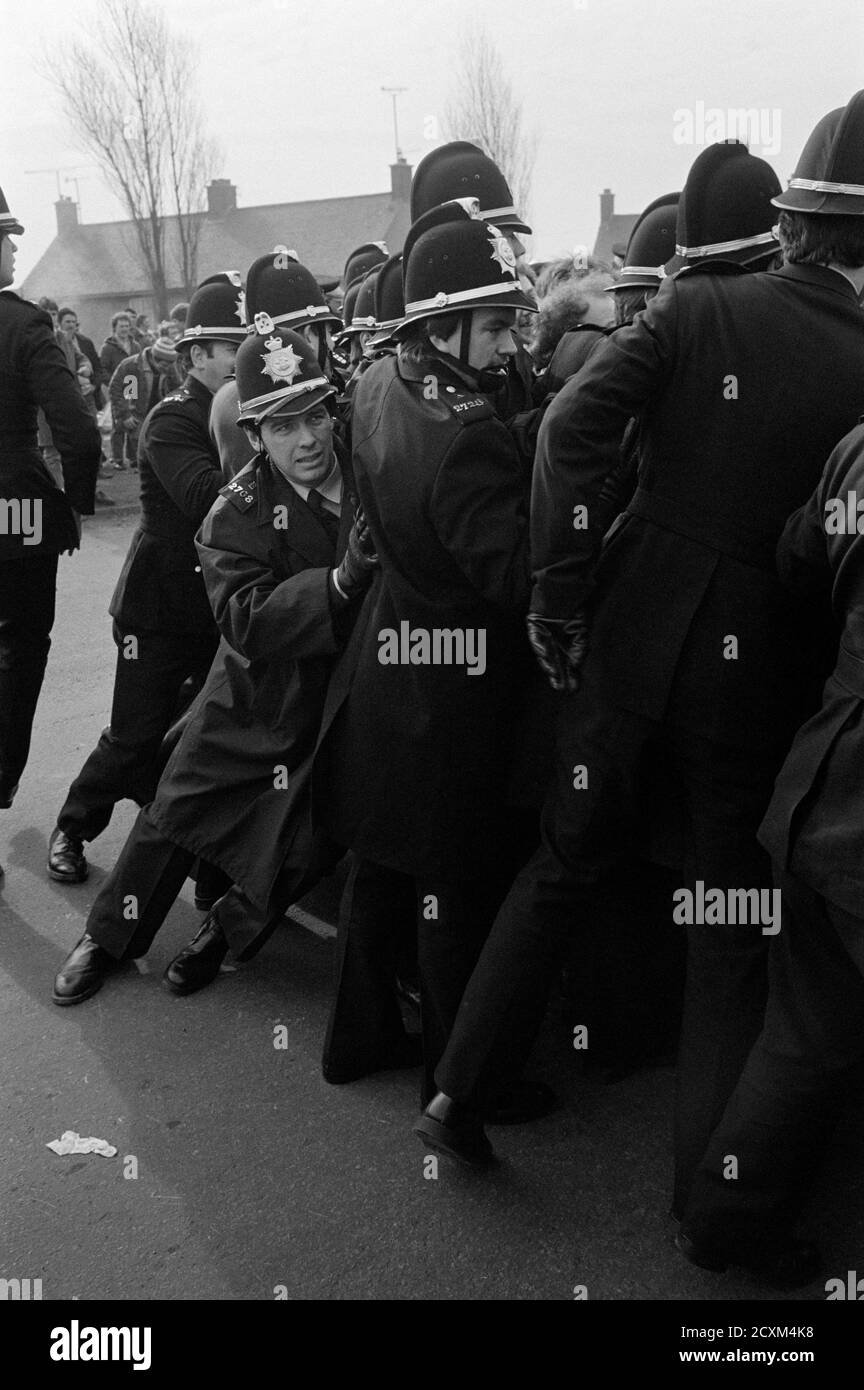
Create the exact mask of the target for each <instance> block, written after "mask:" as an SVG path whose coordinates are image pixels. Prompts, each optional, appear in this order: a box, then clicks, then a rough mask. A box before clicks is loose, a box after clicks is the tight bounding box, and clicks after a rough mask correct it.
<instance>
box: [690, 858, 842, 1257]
mask: <svg viewBox="0 0 864 1390" xmlns="http://www.w3.org/2000/svg"><path fill="white" fill-rule="evenodd" d="M777 882H778V886H779V887H780V890H781V892H782V904H783V918H782V929H781V931H780V934H779V936H777V937H776V938H775V940H773V941H772V943H771V953H770V964H769V991H768V1003H767V1007H766V1011H765V1024H764V1027H763V1029H762V1032H761V1033H760V1035H759V1038H758V1040H757V1042H756V1044H755V1046H754V1048H753V1050H752V1052H751V1053H750V1056H749V1058H748V1060H747V1064H746V1066H745V1067H744V1070H743V1073H742V1075H741V1078H740V1080H739V1082H738V1085H737V1086H736V1088H735V1091H734V1092H733V1095H732V1097H731V1099H730V1101H729V1103H728V1105H727V1106H726V1110H725V1112H724V1114H723V1117H722V1119H721V1121H720V1124H719V1125H718V1127H717V1128H716V1130H715V1131H714V1134H713V1135H712V1136H711V1140H710V1143H709V1144H708V1146H707V1152H706V1153H705V1155H704V1157H703V1160H702V1162H701V1164H700V1165H699V1168H698V1170H697V1172H696V1175H695V1177H694V1180H693V1183H692V1186H691V1189H690V1198H689V1201H688V1204H687V1208H686V1211H685V1215H684V1220H685V1224H686V1230H687V1234H688V1235H689V1236H690V1237H691V1238H692V1239H695V1240H697V1241H698V1242H700V1243H703V1244H710V1245H711V1246H713V1247H715V1248H716V1249H718V1250H720V1251H722V1252H724V1253H726V1255H727V1257H729V1258H731V1257H733V1256H735V1255H740V1256H744V1257H745V1259H746V1256H747V1254H748V1253H750V1252H762V1253H765V1252H767V1251H769V1250H770V1249H771V1248H772V1247H776V1246H777V1245H782V1244H783V1243H784V1241H785V1239H786V1238H788V1234H789V1229H790V1227H791V1225H792V1223H793V1222H794V1220H795V1218H796V1217H797V1215H798V1212H799V1209H800V1207H801V1204H802V1202H803V1201H804V1199H805V1198H806V1196H807V1195H808V1191H809V1188H810V1186H811V1183H812V1180H813V1176H814V1172H815V1169H816V1167H817V1164H818V1162H819V1160H820V1158H821V1156H822V1153H823V1152H824V1149H825V1147H826V1145H827V1143H828V1140H829V1139H830V1136H831V1132H832V1130H833V1128H834V1125H835V1123H836V1121H837V1118H838V1116H839V1113H840V1110H841V1107H842V1104H843V1101H844V1099H845V1096H846V1094H847V1093H848V1083H849V1080H850V1076H851V1073H852V1071H853V1068H854V1067H855V1066H856V1065H857V1064H858V1063H860V1062H861V1060H862V1058H864V919H862V918H860V917H853V916H851V915H850V914H849V913H848V912H844V911H843V910H842V909H841V908H839V907H835V906H834V905H833V904H832V903H830V902H828V901H827V900H826V899H825V898H822V897H820V896H819V894H818V893H814V892H813V890H812V889H810V888H808V887H807V886H806V884H804V883H802V882H801V881H800V879H796V878H794V877H793V876H792V875H791V874H780V875H778V879H777ZM730 1159H733V1160H734V1165H735V1166H734V1167H733V1166H732V1165H730Z"/></svg>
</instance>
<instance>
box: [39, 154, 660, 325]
mask: <svg viewBox="0 0 864 1390" xmlns="http://www.w3.org/2000/svg"><path fill="white" fill-rule="evenodd" d="M412 172H413V171H412V167H411V165H410V164H408V163H407V161H406V160H404V159H401V158H400V159H398V160H397V161H396V163H395V164H391V165H390V187H389V189H388V190H386V191H385V192H383V193H365V194H359V195H356V196H353V197H349V198H316V199H310V200H308V201H306V202H300V203H267V204H263V205H261V206H258V207H242V206H239V205H238V201H237V188H236V186H235V185H234V184H233V183H232V182H231V180H230V179H227V178H220V179H213V180H212V182H211V183H210V184H209V185H208V188H207V209H206V211H204V212H201V213H198V214H196V220H197V221H198V222H199V240H198V278H199V279H203V278H204V277H205V276H206V275H211V274H214V273H215V272H216V271H218V270H230V269H238V270H241V271H243V270H245V268H246V267H247V266H248V265H249V264H251V262H252V261H253V260H254V258H255V257H256V256H259V255H261V253H262V250H269V249H270V248H271V247H273V246H278V245H284V246H287V247H289V248H290V249H291V250H294V251H296V253H297V255H298V256H299V258H300V260H301V261H302V262H303V264H304V265H307V266H308V267H309V269H310V270H311V271H312V273H313V275H314V276H315V278H316V279H317V280H318V281H319V282H320V283H321V284H323V285H328V284H336V283H337V282H338V281H339V278H340V276H341V274H342V268H343V266H344V264H345V260H346V257H347V256H348V254H349V252H351V251H352V250H353V249H354V247H356V246H359V245H360V244H361V243H362V242H364V241H384V242H386V244H387V246H388V248H389V249H390V251H391V252H396V251H399V250H401V248H402V243H403V241H404V239H405V234H406V232H407V231H408V227H409V225H410V195H411V175H412ZM54 206H55V209H56V213H57V235H56V236H55V238H54V240H53V241H52V242H51V244H50V246H49V247H48V249H47V250H46V251H45V253H44V255H43V256H42V257H41V258H40V260H39V261H38V262H37V264H36V265H35V266H34V268H33V269H32V270H31V272H30V274H29V275H28V276H27V278H26V280H24V282H23V283H22V285H21V287H20V292H21V294H22V295H23V296H24V297H25V298H26V299H31V300H38V299H40V298H42V296H43V295H47V296H49V297H50V298H51V299H55V300H57V301H58V302H61V301H62V303H63V304H68V305H70V307H72V308H74V309H75V310H76V311H77V313H78V314H79V316H80V319H81V323H82V326H83V327H84V328H85V331H86V332H87V333H89V334H90V335H91V337H94V338H96V339H97V340H99V339H101V337H103V336H105V335H107V333H108V332H109V330H110V324H111V316H112V314H115V313H116V312H117V311H118V310H119V309H125V308H127V307H131V308H133V309H135V311H136V313H145V314H148V315H149V316H150V318H151V320H152V319H154V318H155V316H156V305H155V303H154V300H153V296H152V294H151V291H150V289H149V287H148V284H147V280H146V275H145V273H144V271H143V269H142V266H141V263H140V260H139V255H138V249H137V241H136V237H135V230H134V224H133V223H132V222H128V221H127V222H88V223H82V222H81V221H80V220H79V216H78V205H77V203H76V202H74V200H73V199H72V198H68V197H61V198H58V200H57V202H56V203H55V205H54ZM175 221H176V219H175V218H170V217H169V218H166V238H165V244H166V248H167V254H168V264H169V272H170V275H169V290H168V298H169V302H171V303H173V302H175V301H177V300H181V299H184V298H185V297H186V295H185V290H184V287H183V283H182V277H181V274H180V270H179V263H176V262H175V263H173V264H172V248H173V247H175V246H176V232H175V231H174V228H173V225H172V224H173V223H174V222H175ZM634 221H635V214H633V215H630V214H625V215H622V214H616V213H615V210H614V195H613V194H612V193H611V192H610V190H609V189H604V191H603V193H602V194H601V195H600V227H599V229H598V233H597V238H596V241H595V245H594V255H595V256H597V257H598V258H600V259H601V260H605V261H611V258H612V255H613V248H618V247H620V246H621V245H623V244H625V243H626V241H627V237H628V235H629V231H630V228H631V227H632V225H633V222H634Z"/></svg>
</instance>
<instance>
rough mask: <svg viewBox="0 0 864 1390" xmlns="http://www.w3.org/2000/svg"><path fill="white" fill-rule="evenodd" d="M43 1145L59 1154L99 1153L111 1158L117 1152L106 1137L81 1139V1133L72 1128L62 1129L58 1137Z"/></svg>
mask: <svg viewBox="0 0 864 1390" xmlns="http://www.w3.org/2000/svg"><path fill="white" fill-rule="evenodd" d="M45 1147H46V1149H52V1150H53V1152H54V1153H55V1154H60V1155H61V1156H63V1155H65V1154H101V1155H102V1157H103V1158H113V1157H114V1155H115V1154H116V1152H117V1150H116V1149H115V1147H114V1145H113V1144H109V1143H108V1141H107V1139H82V1138H81V1135H80V1134H76V1133H75V1131H74V1129H64V1131H63V1134H62V1135H61V1137H60V1138H59V1139H52V1140H51V1142H50V1144H46V1145H45Z"/></svg>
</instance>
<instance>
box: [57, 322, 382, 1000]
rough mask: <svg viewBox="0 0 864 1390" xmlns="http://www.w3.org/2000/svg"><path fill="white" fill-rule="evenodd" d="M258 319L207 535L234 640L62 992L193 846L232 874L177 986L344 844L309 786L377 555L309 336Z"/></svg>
mask: <svg viewBox="0 0 864 1390" xmlns="http://www.w3.org/2000/svg"><path fill="white" fill-rule="evenodd" d="M194 304H195V301H194V299H193V308H194ZM257 317H258V323H259V326H262V327H263V328H264V331H263V332H260V333H259V332H255V333H253V334H251V335H250V336H249V337H248V338H247V339H246V341H245V342H244V343H243V345H242V347H241V348H240V351H239V353H238V361H237V383H238V389H239V391H240V397H241V418H242V420H243V422H244V425H245V427H246V428H247V429H248V430H249V431H250V434H251V435H252V437H253V439H254V441H255V444H256V452H255V459H254V461H253V462H251V463H250V464H249V465H248V466H247V467H246V468H244V469H243V470H242V471H241V472H240V473H239V474H238V476H237V477H236V478H235V479H233V480H232V482H230V483H229V484H228V485H227V487H224V488H223V489H222V490H221V492H220V494H219V499H218V501H217V502H216V505H215V506H214V507H213V508H212V511H211V512H210V513H209V514H208V515H207V517H206V519H205V521H204V524H203V526H202V528H201V531H200V533H199V536H198V539H197V545H198V553H199V555H200V559H201V565H202V568H203V571H204V582H205V585H206V589H207V593H208V595H209V597H210V601H211V603H212V606H213V611H214V613H215V614H216V616H217V619H218V622H219V626H220V630H221V632H222V637H223V641H222V643H221V645H220V648H219V652H218V654H217V657H216V660H215V661H214V663H213V666H212V669H211V671H210V675H209V677H208V680H207V683H206V685H205V686H204V689H203V690H202V692H201V694H200V696H199V699H198V701H197V702H196V705H195V707H194V710H193V711H192V713H191V715H190V718H189V720H188V722H187V724H186V726H185V728H184V731H183V734H182V737H181V738H180V741H179V742H178V744H177V746H176V748H175V750H174V752H173V754H172V757H171V760H170V762H169V763H168V766H167V767H166V769H165V773H164V775H163V777H162V779H161V781H160V783H159V787H158V790H157V793H156V797H155V799H154V801H153V802H152V804H151V805H150V806H148V807H146V808H145V809H144V810H143V811H141V813H140V814H139V816H138V819H137V820H136V822H135V825H134V826H133V828H132V831H131V833H130V835H129V837H128V839H127V841H126V844H125V845H124V848H123V851H122V853H121V855H120V858H119V860H118V862H117V864H116V865H115V867H114V870H113V871H112V873H111V874H110V875H109V877H108V879H106V881H105V883H104V885H103V887H102V889H101V891H100V893H99V896H98V897H97V898H96V901H95V902H94V904H93V907H92V909H91V912H90V915H89V917H88V921H87V932H86V933H85V935H84V936H83V937H82V939H81V940H80V941H79V942H78V944H77V945H76V947H75V949H74V950H73V951H72V953H71V954H70V956H69V957H68V959H67V960H66V962H65V963H64V965H63V967H62V969H61V971H60V973H59V975H58V976H57V979H56V981H55V986H54V1001H55V1003H57V1004H61V1005H74V1004H79V1003H81V1002H82V1001H83V1000H85V999H88V998H89V997H90V996H91V995H92V994H94V993H95V992H96V990H98V989H99V988H101V986H102V984H103V982H104V979H105V977H106V975H107V974H108V973H109V972H110V971H111V970H113V969H114V968H115V966H116V964H117V962H118V961H121V960H129V959H132V958H136V957H139V956H142V955H144V954H145V953H146V952H147V951H148V949H149V947H150V944H151V943H152V941H153V938H154V936H155V935H156V932H157V931H158V930H159V928H160V926H161V925H162V922H163V921H164V919H165V917H166V915H167V913H168V911H169V910H170V908H171V905H172V903H173V902H174V900H175V898H176V896H177V893H178V892H179V890H180V887H181V885H182V883H183V880H184V878H185V877H186V874H187V872H188V870H189V867H190V865H191V864H192V862H193V861H194V860H195V858H196V857H198V858H202V859H204V860H206V862H208V863H210V864H214V865H216V866H218V867H219V868H220V869H221V870H222V871H223V872H224V874H225V875H226V876H228V877H229V878H230V880H231V881H232V882H233V884H234V885H235V886H234V887H233V888H232V889H231V890H230V891H229V892H228V893H227V894H226V895H225V896H224V897H222V898H221V899H220V900H219V902H217V903H216V904H215V906H214V907H213V909H212V911H211V912H210V913H209V915H208V917H207V918H206V920H205V922H204V925H203V926H202V928H201V930H200V932H199V933H198V934H197V935H196V937H195V938H194V940H193V941H192V942H190V944H189V945H188V946H187V947H186V948H185V949H184V950H183V951H181V952H180V954H179V955H178V956H177V958H176V959H175V960H174V961H172V962H171V964H170V965H169V966H168V969H167V971H166V973H165V983H166V985H167V987H168V988H169V989H170V990H171V992H172V993H175V994H189V993H192V992H193V991H194V990H197V989H200V988H202V987H203V986H204V985H205V984H208V983H209V982H210V981H211V980H213V979H214V978H215V976H216V974H217V973H218V970H219V966H220V964H221V962H222V960H223V958H224V956H225V954H226V952H227V951H228V949H229V946H230V947H231V949H232V951H233V952H234V954H235V956H236V957H237V958H242V959H248V957H249V956H250V955H252V954H254V953H255V951H257V950H258V949H259V948H260V946H261V945H262V943H263V941H264V940H266V938H267V936H268V935H269V933H270V932H271V931H272V930H273V928H274V927H275V925H276V924H277V922H278V921H279V920H280V919H281V917H282V915H283V913H284V910H285V908H286V907H287V906H288V904H289V903H290V902H292V901H293V900H294V899H295V898H296V897H298V896H300V895H301V893H302V891H303V888H304V886H305V885H306V884H308V885H309V886H311V885H312V884H313V883H314V882H315V881H316V880H317V878H318V877H319V876H320V873H321V872H322V871H323V869H324V868H331V867H332V866H333V863H334V862H335V858H338V857H339V855H338V853H337V854H336V855H335V857H334V856H333V854H332V852H331V848H330V847H329V845H328V844H327V842H326V841H320V838H319V839H316V838H315V837H313V836H311V834H310V833H309V822H308V816H306V815H305V813H304V805H305V803H304V798H305V794H306V787H307V782H308V769H309V761H310V758H311V754H312V750H313V749H314V746H315V738H316V735H317V732H318V726H319V723H320V719H321V712H322V708H323V702H324V692H325V689H326V682H327V677H328V675H329V672H330V668H331V666H332V661H333V657H334V656H335V654H336V653H337V652H338V650H339V647H340V645H341V644H342V642H343V641H344V639H345V637H346V636H347V634H348V632H349V631H350V627H351V623H352V621H353V618H354V616H355V614H356V612H357V608H358V600H359V598H360V597H361V596H362V594H363V593H364V592H365V589H366V588H367V587H368V584H369V582H370V580H371V578H372V574H373V572H374V569H375V566H376V561H375V558H374V556H373V555H372V554H371V547H370V546H369V544H368V537H367V533H366V528H365V524H364V523H363V522H362V521H355V520H354V517H353V512H354V506H353V503H354V499H353V496H352V494H351V491H350V488H351V474H350V467H349V465H348V461H347V458H346V456H345V454H344V452H343V451H342V450H341V448H340V446H339V445H338V443H334V436H333V430H332V417H331V414H330V411H329V403H330V401H331V400H332V398H333V396H334V389H333V387H332V386H331V384H330V382H329V381H328V380H327V378H326V377H325V376H324V375H323V373H322V371H321V368H320V366H319V364H318V361H317V359H316V357H315V354H314V352H313V351H312V349H311V347H310V346H309V344H308V343H307V342H306V341H305V340H304V339H302V338H301V337H300V336H299V334H297V333H294V332H292V331H291V330H290V329H288V328H280V327H278V326H276V325H274V324H273V323H272V321H271V322H270V323H269V326H267V325H266V324H265V323H264V321H263V316H262V315H261V314H260V313H259V315H258V316H257ZM130 894H131V895H133V896H134V898H135V902H136V904H137V915H136V916H135V918H134V920H130V915H129V913H128V912H127V911H125V910H124V904H126V903H127V902H128V898H129V895H130Z"/></svg>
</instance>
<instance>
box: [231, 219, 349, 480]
mask: <svg viewBox="0 0 864 1390" xmlns="http://www.w3.org/2000/svg"><path fill="white" fill-rule="evenodd" d="M245 310H246V316H247V319H248V325H247V328H248V331H249V332H250V333H253V332H255V321H256V318H258V316H259V315H260V314H266V315H267V318H268V321H269V322H270V323H271V324H272V325H273V326H274V327H275V328H289V329H291V330H292V331H294V332H296V331H297V330H299V329H301V328H305V327H306V326H307V325H308V324H316V323H320V324H322V325H325V326H326V325H330V326H331V327H332V328H336V327H338V326H341V322H342V320H341V319H340V318H339V316H338V314H334V313H333V311H332V309H331V308H330V305H329V304H328V302H327V300H326V298H325V296H324V292H323V290H322V289H321V286H320V285H319V284H318V282H317V280H316V279H315V277H314V276H313V275H312V272H311V271H309V270H307V268H306V267H305V266H304V265H301V264H300V262H299V261H298V259H297V256H296V254H295V252H293V251H290V250H289V249H288V248H287V247H286V246H274V248H273V250H272V251H271V252H270V253H269V254H268V255H266V256H259V257H258V258H257V259H256V260H255V261H253V262H252V265H251V266H250V267H249V271H248V273H247V275H246V287H245ZM319 363H320V365H321V366H322V368H324V370H325V372H326V374H327V376H328V377H329V378H330V379H331V380H333V383H334V385H336V386H337V389H338V387H340V386H341V379H340V380H339V381H336V380H334V378H335V375H336V374H335V369H334V368H333V364H332V361H331V360H330V355H329V353H328V352H327V350H326V347H322V349H321V351H320V352H319ZM239 410H240V397H239V394H238V391H237V382H236V380H233V381H226V383H225V385H224V386H220V388H219V390H218V391H217V392H216V395H215V396H214V397H213V406H212V409H211V411H210V432H211V434H212V436H213V440H214V442H215V444H216V448H217V449H218V450H219V461H220V463H221V465H222V475H223V477H224V478H225V479H226V480H228V479H231V478H233V477H235V476H236V475H237V474H238V473H239V472H240V470H241V468H245V466H246V464H247V463H249V462H250V460H251V459H252V458H253V457H254V450H253V448H252V445H251V443H250V441H249V436H248V435H247V433H246V431H245V430H243V429H241V427H240V426H239V425H238V423H237V416H238V413H239Z"/></svg>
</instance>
